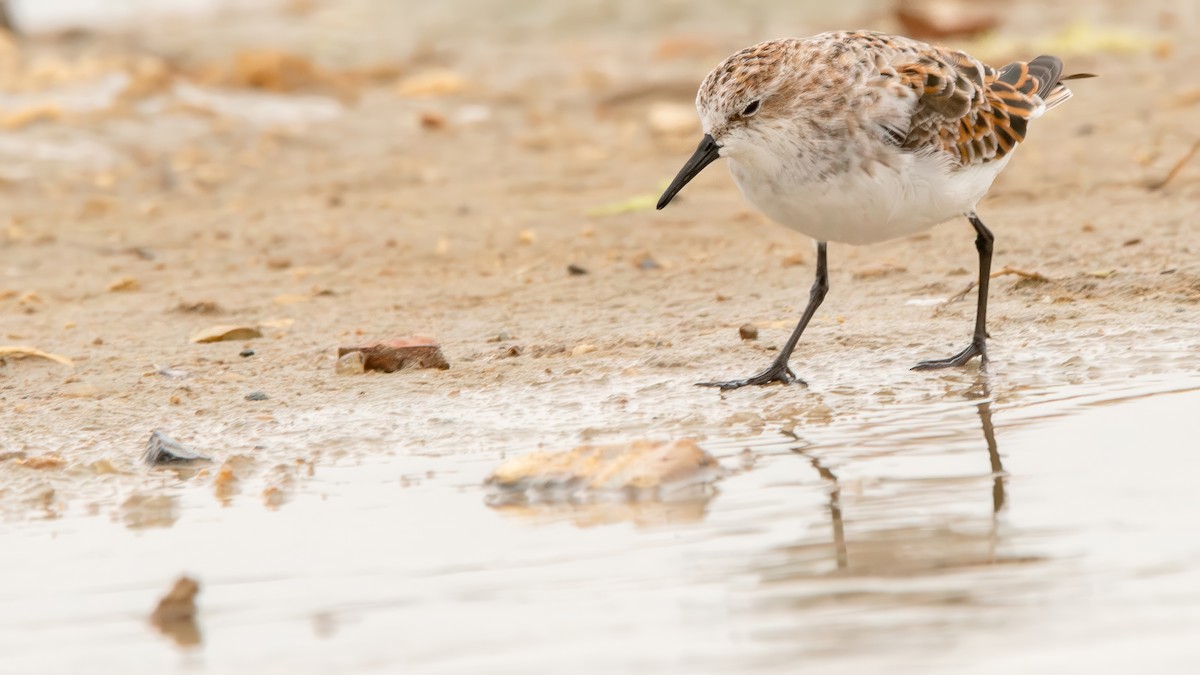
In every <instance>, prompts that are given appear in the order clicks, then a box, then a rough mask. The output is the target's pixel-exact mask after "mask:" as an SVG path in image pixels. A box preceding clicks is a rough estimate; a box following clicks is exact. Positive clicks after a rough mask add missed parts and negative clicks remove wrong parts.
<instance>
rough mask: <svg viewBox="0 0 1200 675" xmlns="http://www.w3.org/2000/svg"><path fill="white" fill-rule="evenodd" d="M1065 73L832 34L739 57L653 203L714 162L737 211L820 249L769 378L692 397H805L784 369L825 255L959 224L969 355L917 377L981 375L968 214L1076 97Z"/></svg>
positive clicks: (893, 39) (984, 238)
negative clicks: (970, 322)
mask: <svg viewBox="0 0 1200 675" xmlns="http://www.w3.org/2000/svg"><path fill="white" fill-rule="evenodd" d="M1062 71H1063V62H1062V60H1061V59H1059V58H1058V57H1055V56H1048V55H1042V56H1038V57H1037V58H1034V59H1033V60H1031V61H1028V62H1025V61H1014V62H1012V63H1009V64H1007V65H1005V66H1003V67H1001V68H999V69H996V68H993V67H991V66H989V65H987V64H985V63H983V62H982V61H980V60H978V59H976V58H974V57H972V56H970V55H968V54H966V53H965V52H962V51H958V50H955V49H950V48H947V47H942V46H936V45H932V44H928V43H925V42H921V41H918V40H914V39H911V38H907V37H903V36H899V35H890V34H886V33H880V32H873V31H864V30H854V31H834V32H828V33H822V34H819V35H814V36H812V37H808V38H787V39H778V40H770V41H767V42H762V43H760V44H756V45H754V46H751V47H748V48H746V49H743V50H741V51H739V52H737V53H735V54H733V55H732V56H730V57H728V58H727V59H725V60H724V61H722V62H721V63H720V65H718V66H717V67H716V68H715V69H713V71H712V72H710V73H709V74H708V76H707V77H705V78H704V80H703V82H702V83H701V85H700V88H699V91H698V92H697V94H696V110H697V113H698V114H699V116H700V120H701V124H702V130H703V134H704V135H703V138H702V139H701V140H700V144H699V145H698V146H697V147H696V150H695V152H694V153H693V154H692V156H691V157H690V158H689V159H688V160H687V161H686V163H685V164H684V165H683V168H682V169H680V170H679V173H678V175H676V176H675V178H674V180H672V181H671V183H670V184H669V185H668V186H667V188H666V190H665V191H664V192H663V194H662V197H661V198H660V199H659V201H658V205H657V208H658V209H660V210H661V209H663V208H664V207H666V206H667V205H668V204H669V203H670V202H671V200H672V199H674V197H675V196H676V195H677V194H678V193H679V192H680V190H682V189H683V188H684V186H685V185H687V184H688V182H689V181H691V180H692V179H693V178H695V177H696V175H698V174H699V173H700V172H701V171H702V170H703V169H704V168H705V167H706V166H708V165H709V164H711V163H713V162H714V161H716V160H717V159H719V158H722V157H723V158H725V159H726V160H727V161H728V164H729V170H730V173H731V175H732V177H733V180H734V183H735V184H736V185H737V187H738V189H739V190H740V191H741V193H742V195H743V197H744V198H745V199H746V200H747V201H749V202H750V203H751V204H752V205H754V206H755V207H756V208H757V209H759V210H760V211H762V212H763V213H764V214H765V215H767V216H768V217H769V218H770V219H772V220H773V221H775V222H777V223H779V224H781V225H784V226H785V227H788V228H791V229H793V230H796V231H799V232H801V233H803V234H806V235H808V236H810V237H812V238H813V239H814V240H815V241H816V248H817V261H816V278H815V280H814V282H813V285H812V287H811V290H810V292H809V299H808V304H807V306H806V307H805V310H804V313H803V314H802V316H801V318H800V320H799V323H797V324H796V328H795V329H794V330H793V331H792V334H791V336H790V337H789V338H788V341H787V342H786V343H785V344H784V346H783V348H782V349H781V350H780V351H779V353H778V355H777V356H776V358H775V359H774V361H773V362H772V363H771V365H770V366H768V367H767V368H766V370H763V371H762V372H759V373H757V374H755V375H752V376H750V377H746V378H743V379H737V380H729V381H719V382H701V383H698V384H699V385H700V386H706V387H718V388H720V389H723V390H731V389H737V388H739V387H745V386H750V385H766V384H773V383H783V384H793V383H798V384H805V383H804V381H803V380H801V379H800V378H798V377H797V376H796V374H795V373H794V372H793V371H792V369H791V368H790V367H789V365H788V361H789V360H790V358H791V355H792V352H793V350H794V349H795V348H796V344H797V343H798V342H799V340H800V337H801V335H802V334H803V333H804V329H805V328H806V327H807V326H808V324H809V322H810V321H811V320H812V318H813V315H814V314H815V313H816V311H817V308H818V307H819V306H820V305H821V303H822V301H823V300H824V299H825V296H826V294H827V292H828V291H829V270H828V262H827V245H828V242H838V243H846V244H854V245H861V244H870V243H876V242H881V241H886V240H889V239H895V238H897V237H902V236H906V235H911V234H914V233H917V232H920V231H923V230H926V229H928V228H931V227H933V226H934V225H937V224H939V223H942V222H945V221H948V220H950V219H952V218H955V217H958V216H965V217H966V219H967V221H968V222H969V223H970V225H971V227H972V228H973V229H974V232H975V235H976V236H975V248H976V251H977V252H978V256H979V282H978V303H977V307H976V315H975V327H974V331H973V333H972V335H971V341H970V343H969V344H968V345H967V347H966V348H965V349H963V350H962V351H960V352H958V353H957V354H955V355H953V356H951V357H949V358H945V359H937V360H929V361H922V362H921V363H919V364H917V365H916V366H915V367H914V368H913V370H933V369H938V368H948V367H956V366H962V365H965V364H966V363H968V362H970V361H971V360H972V359H974V358H976V357H979V359H980V361H981V362H982V363H985V364H986V362H987V358H988V353H987V337H988V334H987V298H988V280H989V277H990V274H991V264H992V250H993V242H994V240H995V237H994V236H993V234H992V232H991V230H990V229H988V227H987V226H986V225H985V224H984V223H983V221H982V220H981V219H980V218H979V216H978V215H977V214H976V205H977V203H978V202H979V200H980V199H982V198H983V196H984V195H985V194H986V193H987V192H988V190H989V189H990V187H991V185H992V182H993V181H994V180H995V179H996V176H997V175H999V173H1000V172H1001V171H1003V170H1004V167H1005V166H1006V165H1007V164H1008V162H1009V160H1010V159H1011V158H1012V155H1013V152H1014V151H1015V150H1016V149H1017V147H1018V146H1020V145H1021V144H1022V143H1024V142H1025V139H1026V135H1027V132H1028V127H1029V123H1030V122H1031V121H1033V120H1034V119H1036V118H1038V117H1040V116H1041V115H1042V114H1044V113H1045V112H1046V111H1048V110H1051V109H1053V108H1056V107H1058V106H1059V105H1061V104H1062V103H1064V102H1065V101H1067V100H1068V99H1069V98H1071V96H1072V92H1071V90H1070V89H1068V88H1067V87H1066V85H1064V84H1063V82H1064V81H1066V80H1070V79H1078V78H1083V77H1093V75H1090V74H1078V75H1071V76H1065V77H1064V76H1063V75H1062Z"/></svg>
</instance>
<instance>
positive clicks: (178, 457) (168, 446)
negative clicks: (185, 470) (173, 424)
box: [142, 429, 212, 466]
mask: <svg viewBox="0 0 1200 675" xmlns="http://www.w3.org/2000/svg"><path fill="white" fill-rule="evenodd" d="M142 461H143V462H145V463H146V464H149V465H150V466H163V465H172V464H174V465H179V464H190V463H192V462H211V461H212V460H211V459H210V458H208V457H205V456H204V455H201V454H200V453H198V452H196V451H195V450H193V449H192V448H190V447H188V446H186V445H184V444H183V443H180V442H179V441H177V440H175V439H174V438H171V437H170V436H168V435H167V433H166V432H165V431H163V430H162V429H155V430H154V431H153V433H151V434H150V440H149V441H147V442H146V452H144V453H142Z"/></svg>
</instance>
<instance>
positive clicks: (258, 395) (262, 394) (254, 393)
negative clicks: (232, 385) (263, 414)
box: [246, 391, 271, 401]
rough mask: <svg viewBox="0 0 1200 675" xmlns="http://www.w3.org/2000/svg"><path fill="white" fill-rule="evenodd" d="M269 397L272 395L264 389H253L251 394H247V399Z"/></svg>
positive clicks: (254, 399) (261, 399)
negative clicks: (268, 394) (263, 390)
mask: <svg viewBox="0 0 1200 675" xmlns="http://www.w3.org/2000/svg"><path fill="white" fill-rule="evenodd" d="M269 398H271V397H270V396H267V394H266V392H262V391H252V392H250V393H249V394H246V400H247V401H266V400H267V399H269Z"/></svg>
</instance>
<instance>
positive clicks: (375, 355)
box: [338, 336, 450, 373]
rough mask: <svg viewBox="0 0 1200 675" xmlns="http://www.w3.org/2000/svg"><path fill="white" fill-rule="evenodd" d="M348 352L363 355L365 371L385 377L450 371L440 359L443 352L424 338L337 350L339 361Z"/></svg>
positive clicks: (394, 340) (398, 339)
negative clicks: (411, 371)
mask: <svg viewBox="0 0 1200 675" xmlns="http://www.w3.org/2000/svg"><path fill="white" fill-rule="evenodd" d="M351 352H362V355H363V367H364V368H365V369H366V370H378V371H380V372H384V373H394V372H396V371H397V370H401V369H403V368H437V369H439V370H446V369H447V368H449V367H450V364H449V362H447V361H446V357H445V356H443V355H442V348H441V347H440V346H439V345H438V344H437V343H436V342H434V341H433V340H432V339H430V338H425V337H415V336H414V337H403V338H393V339H391V340H382V341H380V342H375V343H371V344H368V345H363V346H360V347H338V358H339V359H340V358H341V357H343V356H345V355H346V354H349V353H351Z"/></svg>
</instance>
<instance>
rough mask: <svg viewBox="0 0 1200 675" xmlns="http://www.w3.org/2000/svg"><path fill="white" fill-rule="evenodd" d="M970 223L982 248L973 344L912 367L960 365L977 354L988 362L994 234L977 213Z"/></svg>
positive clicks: (979, 249)
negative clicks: (951, 353) (954, 352)
mask: <svg viewBox="0 0 1200 675" xmlns="http://www.w3.org/2000/svg"><path fill="white" fill-rule="evenodd" d="M967 219H968V220H970V221H971V226H972V227H974V228H975V234H976V237H975V250H976V251H979V304H978V305H977V306H976V308H975V334H974V335H973V336H971V344H969V345H967V348H966V349H964V350H962V351H961V352H959V353H957V354H955V355H954V356H951V357H950V358H948V359H937V360H935V361H922V362H920V363H918V364H917V365H915V366H913V370H934V369H935V368H950V367H953V366H961V365H964V364H965V363H967V362H968V361H970V360H971V359H973V358H975V357H976V356H978V357H979V358H980V360H981V361H982V362H983V363H987V360H988V356H987V300H988V282H989V281H990V280H991V278H992V242H993V241H995V239H996V238H995V237H993V236H992V231H991V230H989V229H987V225H984V224H983V221H982V220H980V219H979V216H977V215H975V214H974V213H969V214H967Z"/></svg>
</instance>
